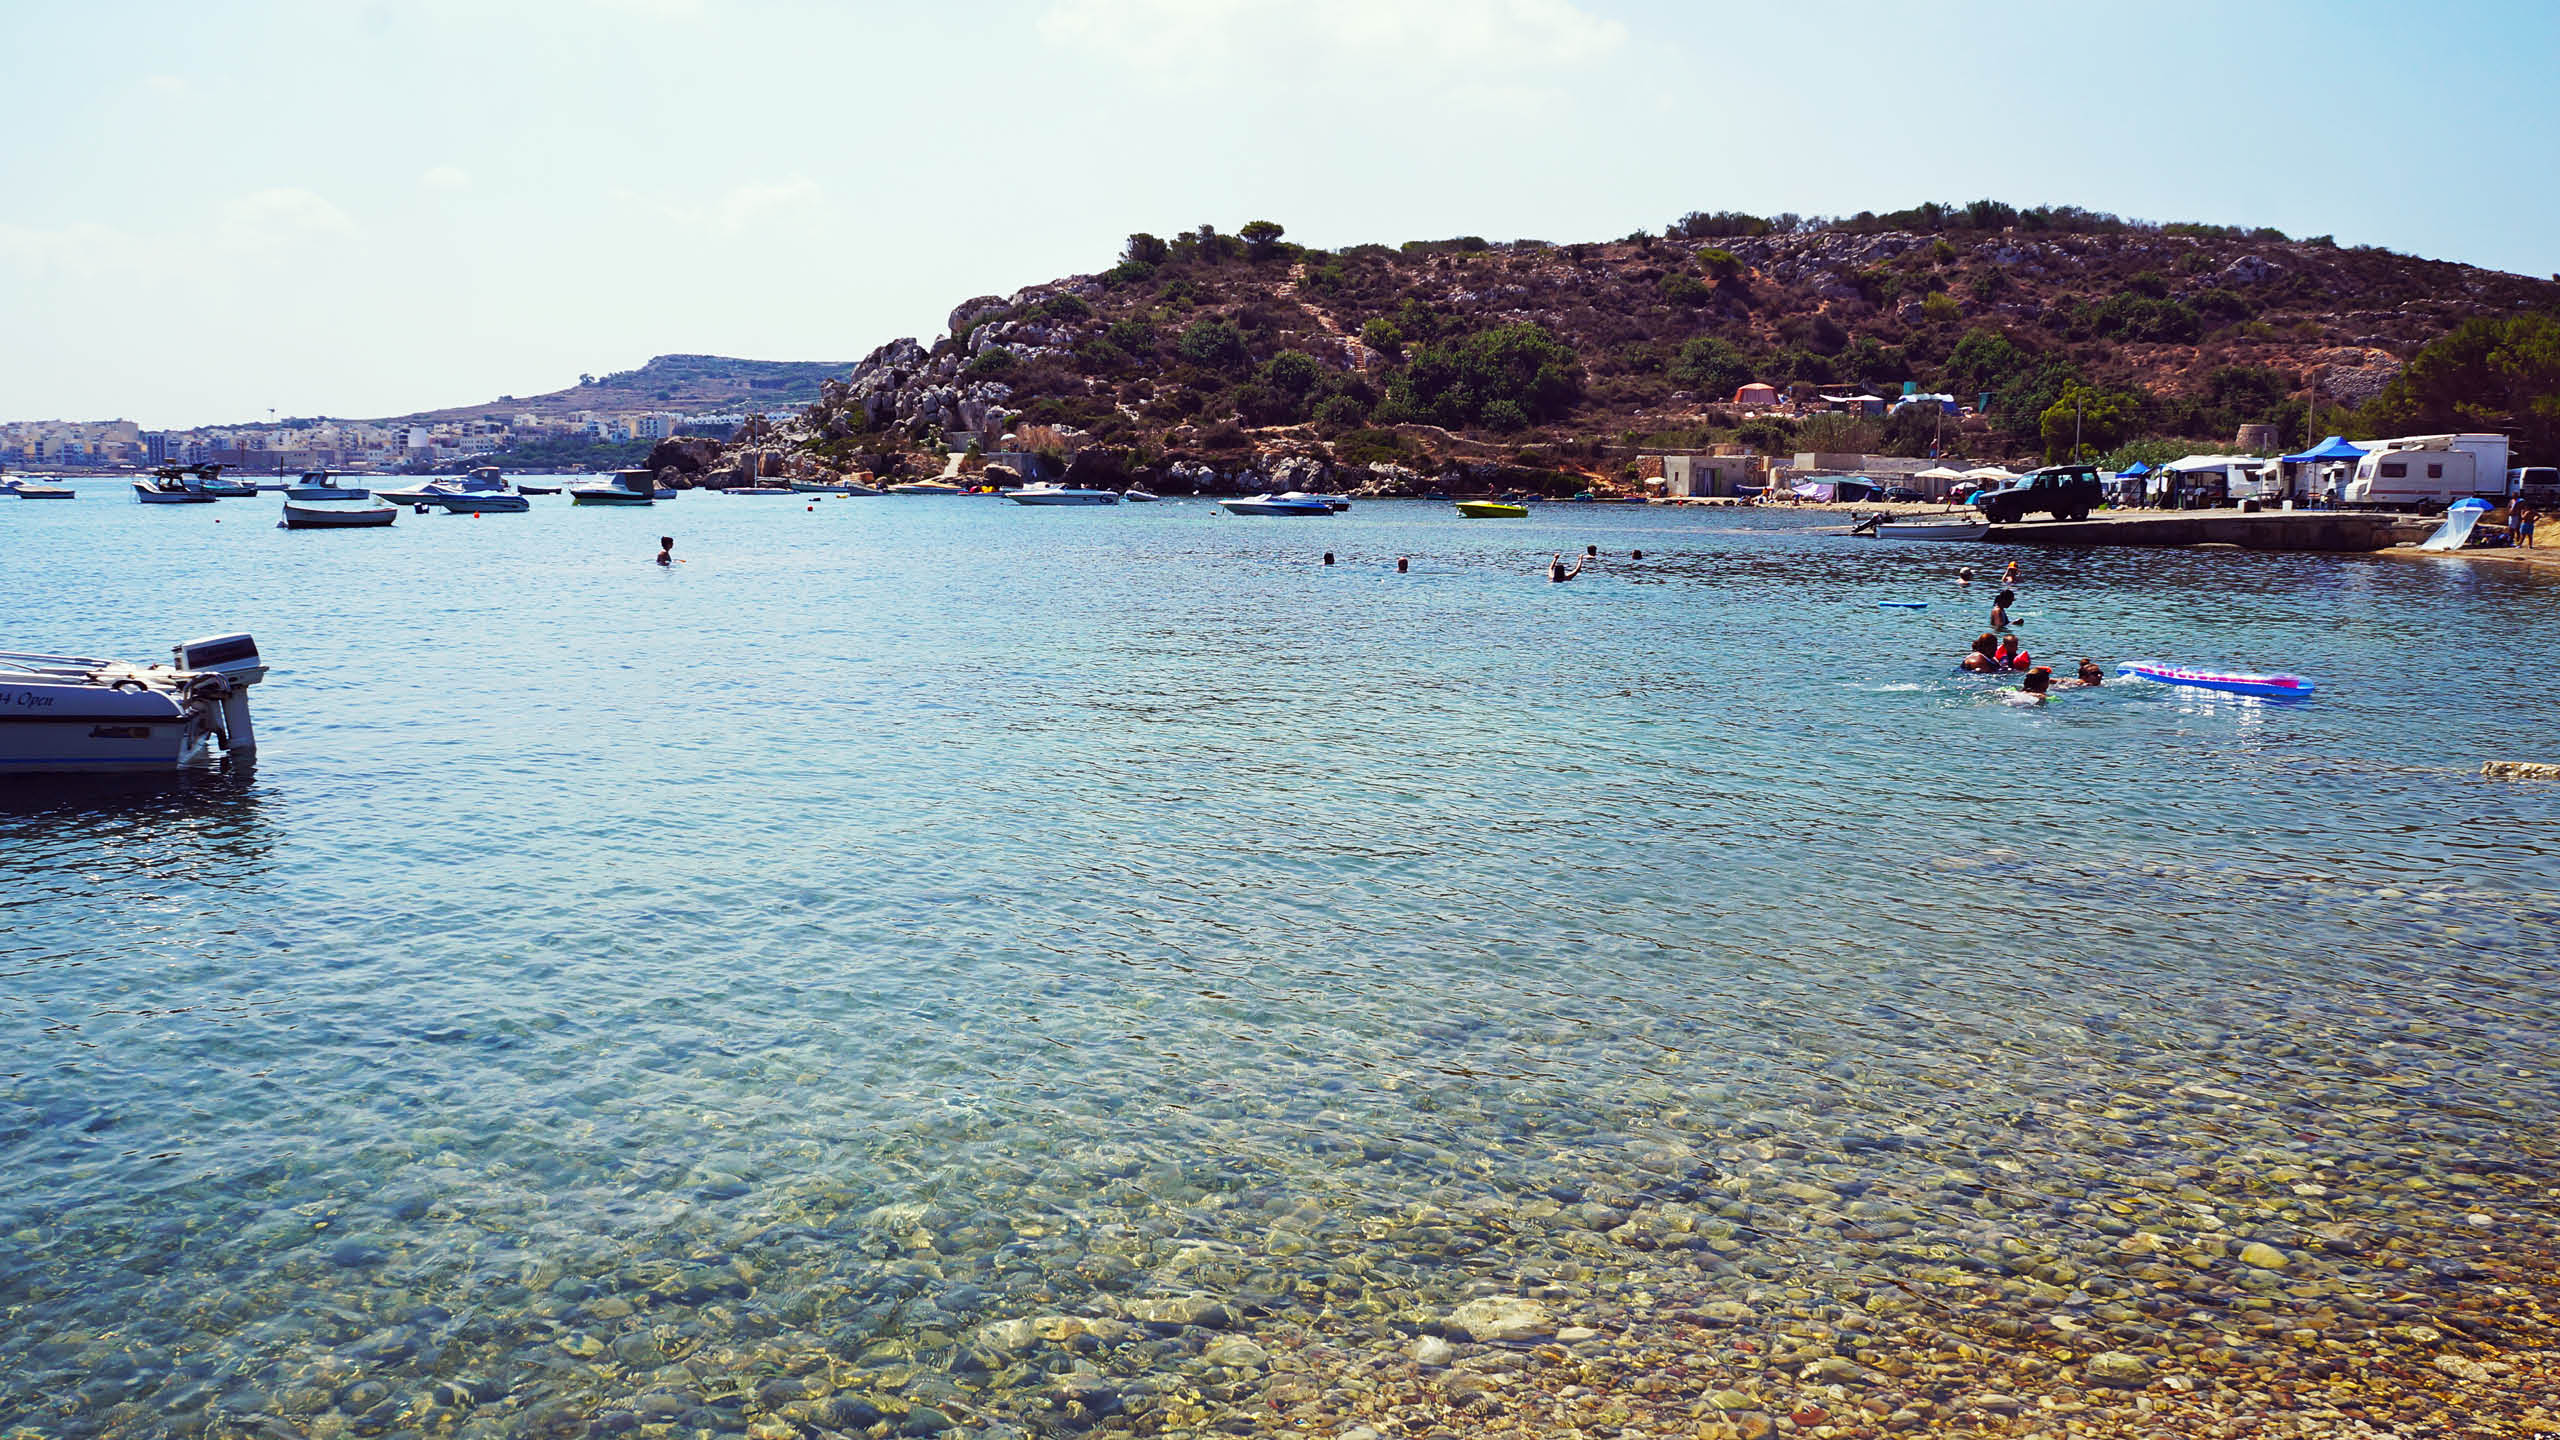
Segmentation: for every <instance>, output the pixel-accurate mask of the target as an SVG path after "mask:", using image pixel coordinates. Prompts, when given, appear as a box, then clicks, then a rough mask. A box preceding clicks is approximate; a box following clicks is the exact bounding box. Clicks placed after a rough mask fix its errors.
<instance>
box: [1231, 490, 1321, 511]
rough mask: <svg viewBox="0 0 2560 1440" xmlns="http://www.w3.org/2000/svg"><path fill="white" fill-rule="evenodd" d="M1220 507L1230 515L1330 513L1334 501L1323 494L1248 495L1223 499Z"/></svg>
mask: <svg viewBox="0 0 2560 1440" xmlns="http://www.w3.org/2000/svg"><path fill="white" fill-rule="evenodd" d="M1218 508H1220V509H1222V510H1224V511H1226V512H1227V513H1228V514H1230V515H1330V514H1332V513H1333V502H1331V501H1329V500H1327V499H1325V498H1324V497H1323V496H1321V495H1305V494H1294V493H1293V494H1289V495H1247V496H1245V497H1244V498H1243V499H1240V500H1221V501H1219V502H1218Z"/></svg>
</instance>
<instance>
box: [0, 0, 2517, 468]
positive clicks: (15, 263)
mask: <svg viewBox="0 0 2560 1440" xmlns="http://www.w3.org/2000/svg"><path fill="white" fill-rule="evenodd" d="M2555 73H2560V3H2553V0H2503V3H2492V0H2437V3H2432V4H2425V5H2412V4H2406V3H2389V4H2384V3H2362V0H2331V3H2316V4H2315V3H2248V0H2223V3H2184V0H2153V3H2142V4H2083V5H2063V4H2056V3H2050V0H2048V3H2023V0H2021V3H1979V4H1968V3H1963V0H1951V3H1943V4H1937V5H1908V6H1884V5H1862V4H1831V5H1821V6H1811V5H1794V4H1775V3H1768V0H1762V3H1756V4H1752V5H1748V6H1745V5H1729V4H1716V3H1694V4H1674V3H1639V0H1012V3H988V4H956V5H955V4H938V5H925V4H908V5H887V4H870V3H841V4H823V3H814V0H372V3H367V0H267V3H252V0H183V3H159V0H0V95H5V96H6V97H7V107H8V108H7V119H6V122H5V125H4V126H0V418H11V419H30V418H49V417H62V418H81V419H95V418H105V417H110V416H125V417H129V418H133V419H138V420H141V421H143V422H144V423H146V424H150V425H184V424H196V423H207V422H215V421H222V420H247V419H257V418H263V417H264V416H265V415H266V414H267V411H268V409H269V407H274V408H275V409H276V410H277V411H278V412H279V413H281V414H285V415H295V414H306V415H307V414H323V413H325V414H331V415H370V414H381V413H387V412H397V411H404V410H409V409H413V408H418V407H423V406H430V405H445V404H462V403H469V402H474V401H478V400H484V399H487V398H490V397H492V396H494V395H496V394H499V393H501V392H506V393H517V394H531V393H535V392H538V391H543V390H549V389H554V388H557V387H559V386H561V385H565V384H569V383H571V382H573V381H574V380H575V379H576V377H577V374H578V372H580V371H582V370H585V371H596V372H602V371H606V370H613V369H622V368H627V367H629V366H632V365H636V364H638V363H639V362H641V361H642V360H645V359H646V358H648V357H649V356H650V355H652V354H656V353H660V352H665V351H708V352H713V353H718V354H728V355H742V356H752V357H758V358H767V359H845V360H850V359H852V358H855V357H857V356H859V355H861V354H862V353H863V352H865V351H867V350H869V349H870V348H871V347H872V346H873V345H876V344H878V343H880V342H881V341H883V340H887V339H890V338H893V337H896V336H899V335H906V334H916V335H920V336H924V337H927V338H930V337H931V336H932V335H933V334H935V333H936V332H937V331H938V330H939V329H940V328H941V324H942V317H943V316H944V315H945V314H946V313H947V312H948V310H949V309H950V307H951V306H952V304H953V303H955V302H956V301H959V300H961V299H964V298H966V297H968V296H972V295H978V294H984V293H991V292H992V293H1001V292H1006V291H1010V290H1013V289H1015V288H1018V287H1020V286H1022V285H1025V284H1029V283H1032V282H1035V281H1041V280H1047V279H1051V278H1054V277H1056V276H1059V275H1062V274H1069V273H1075V272H1080V271H1090V270H1095V269H1099V268H1101V267H1103V266H1105V265H1107V264H1109V263H1110V262H1111V260H1112V258H1113V254H1114V251H1115V250H1116V249H1117V247H1118V245H1119V241H1120V239H1121V237H1122V236H1123V235H1125V234H1126V233H1128V232H1129V231H1131V230H1141V229H1142V230H1152V231H1156V232H1159V233H1162V232H1168V231H1172V230H1177V229H1183V228H1187V227H1190V226H1195V225H1198V224H1200V223H1201V222H1203V221H1213V222H1215V223H1217V224H1218V225H1219V227H1220V228H1222V229H1233V228H1234V227H1235V226H1237V225H1239V224H1241V223H1243V222H1244V221H1247V220H1252V219H1257V218H1269V219H1273V220H1277V221H1280V222H1281V223H1282V224H1284V225H1286V226H1288V227H1289V233H1290V235H1291V236H1292V237H1293V238H1296V239H1300V240H1303V241H1306V242H1309V243H1312V244H1320V245H1341V244H1350V243H1355V242H1358V241H1364V240H1383V241H1389V242H1394V241H1400V240H1406V239H1414V238H1421V237H1440V236H1448V235H1458V234H1480V235H1484V236H1488V237H1491V238H1494V239H1511V238H1518V237H1524V236H1525V237H1536V238H1540V239H1549V240H1570V239H1593V238H1608V237H1615V236H1620V235H1624V234H1626V233H1627V232H1628V231H1629V230H1632V229H1635V228H1637V227H1639V226H1642V227H1649V228H1656V229H1658V228H1659V227H1660V226H1661V225H1663V224H1664V223H1665V222H1666V221H1669V220H1671V219H1672V218H1674V217H1676V216H1678V215H1679V214H1681V213H1683V212H1685V211H1688V210H1692V209H1701V208H1703V209H1723V208H1728V207H1730V208H1738V209H1747V210H1754V211H1762V212H1769V211H1782V210H1787V211H1797V212H1801V213H1806V214H1812V213H1837V212H1847V211H1854V210H1858V209H1890V208H1898V207H1901V206H1904V205H1909V204H1913V203H1916V202H1918V201H1921V200H1926V199H1944V200H1958V201H1960V200H1967V199H1972V198H1975V197H1978V196H1984V195H1989V196H1995V197H1997V198H2000V199H2005V200H2009V201H2011V202H2014V203H2017V204H2021V205H2026V204H2033V203H2040V202H2041V203H2069V204H2079V205H2086V206H2089V207H2092V208H2095V209H2102V210H2113V211H2116V212H2118V213H2121V214H2126V215H2133V216H2141V217H2144V218H2149V219H2198V220H2212V221H2220V222H2247V223H2253V224H2266V225H2275V226H2278V227H2281V228H2283V229H2285V230H2287V231H2289V232H2292V233H2294V234H2297V235H2301V234H2316V233H2324V232H2325V233H2333V234H2335V235H2336V236H2337V237H2338V239H2339V240H2340V241H2341V242H2342V243H2349V244H2354V243H2369V244H2378V245H2387V246H2390V247H2392V248H2394V249H2399V250H2407V251H2413V252H2417V253H2420V254H2425V255H2432V256H2440V257H2443V258H2447V259H2455V260H2464V261H2470V262H2473V263H2476V264H2482V265H2491V266H2496V267H2500V268H2503V269H2509V270H2517V271H2522V272H2526V273H2530V274H2546V273H2550V272H2552V271H2554V270H2560V186H2555V185H2554V184H2553V183H2552V177H2553V174H2554V172H2555V170H2560V161H2555V149H2554V139H2555V136H2560V99H2555V97H2554V94H2553V91H2552V80H2553V76H2554V74H2555Z"/></svg>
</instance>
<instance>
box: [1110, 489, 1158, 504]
mask: <svg viewBox="0 0 2560 1440" xmlns="http://www.w3.org/2000/svg"><path fill="white" fill-rule="evenodd" d="M1120 498H1121V499H1123V500H1126V501H1128V502H1129V503H1130V504H1132V505H1152V504H1154V503H1155V502H1156V501H1158V500H1160V499H1162V498H1163V497H1162V496H1160V495H1158V494H1156V493H1155V492H1154V491H1152V490H1141V489H1139V488H1138V487H1137V486H1135V485H1132V486H1130V487H1129V488H1128V489H1126V490H1123V491H1121V492H1120Z"/></svg>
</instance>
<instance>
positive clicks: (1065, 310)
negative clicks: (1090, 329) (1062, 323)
mask: <svg viewBox="0 0 2560 1440" xmlns="http://www.w3.org/2000/svg"><path fill="white" fill-rule="evenodd" d="M1036 313H1038V314H1040V315H1043V316H1046V317H1047V318H1049V319H1051V320H1090V319H1092V318H1093V307H1092V306H1090V305H1088V304H1086V303H1085V302H1084V297H1083V296H1080V295H1052V296H1050V297H1049V298H1048V299H1046V300H1043V301H1041V302H1040V308H1039V310H1038V311H1037V312H1036Z"/></svg>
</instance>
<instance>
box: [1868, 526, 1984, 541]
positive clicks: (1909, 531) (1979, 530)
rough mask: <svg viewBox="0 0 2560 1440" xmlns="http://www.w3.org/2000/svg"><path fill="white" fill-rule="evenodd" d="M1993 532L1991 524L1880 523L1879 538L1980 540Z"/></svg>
mask: <svg viewBox="0 0 2560 1440" xmlns="http://www.w3.org/2000/svg"><path fill="white" fill-rule="evenodd" d="M1990 533H1991V527H1990V526H1989V525H1966V524H1954V525H1878V526H1877V527H1876V538H1877V539H1879V540H1979V539H1981V538H1982V537H1983V536H1985V535H1988V534H1990Z"/></svg>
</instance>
